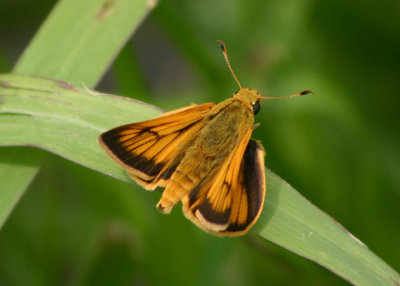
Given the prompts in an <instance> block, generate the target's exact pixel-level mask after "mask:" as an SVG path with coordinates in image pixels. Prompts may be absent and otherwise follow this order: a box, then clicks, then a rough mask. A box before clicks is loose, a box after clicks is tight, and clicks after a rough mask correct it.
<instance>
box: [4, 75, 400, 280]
mask: <svg viewBox="0 0 400 286" xmlns="http://www.w3.org/2000/svg"><path fill="white" fill-rule="evenodd" d="M0 99H1V100H2V102H1V103H0V145H7V146H9V145H34V146H37V147H40V148H43V149H47V150H49V151H51V152H54V153H56V154H59V155H60V156H63V157H65V158H67V159H69V160H72V161H75V162H77V163H79V164H81V165H84V166H87V167H89V168H92V169H95V170H98V171H100V172H103V173H106V174H109V175H111V176H114V177H116V178H118V179H121V180H125V181H126V180H128V178H127V175H126V174H125V173H124V172H123V171H122V170H121V168H120V167H119V166H118V165H117V164H115V163H114V162H113V161H112V160H111V159H110V158H108V156H107V155H106V154H105V153H104V152H103V151H102V150H101V149H100V147H99V144H98V142H97V138H98V136H99V134H100V133H101V132H103V131H105V130H107V129H109V128H111V127H115V126H118V125H121V124H125V123H129V122H135V121H140V120H145V119H148V118H151V117H154V116H156V115H158V114H160V112H161V111H160V110H159V109H157V108H155V107H153V106H149V105H146V104H144V103H141V102H138V101H135V100H130V99H127V98H123V97H118V96H112V95H105V94H101V93H96V92H93V91H89V90H87V89H85V88H82V87H75V86H71V85H69V84H67V83H65V82H61V81H54V80H49V79H45V78H37V77H28V76H21V75H8V74H6V75H1V76H0ZM252 232H253V233H255V234H258V235H260V236H261V237H263V238H266V239H269V240H271V241H273V242H275V243H277V244H279V245H281V246H282V247H285V248H287V249H289V250H291V251H293V252H295V253H297V254H299V255H301V256H304V257H306V258H308V259H310V260H312V261H315V262H316V263H318V264H320V265H322V266H324V267H326V268H327V269H329V270H331V271H332V272H334V273H336V274H337V275H339V276H341V277H343V278H344V279H346V280H347V281H349V282H351V283H354V284H357V285H393V284H396V283H399V282H400V276H399V274H398V273H396V272H395V271H394V270H393V269H392V268H391V267H390V266H388V265H387V264H386V263H385V262H384V261H382V260H381V259H380V258H379V257H377V256H376V255H375V254H374V253H373V252H371V251H370V250H369V249H368V248H367V247H366V246H365V245H364V244H363V243H361V242H360V241H359V240H358V239H357V238H355V237H354V236H353V235H351V234H350V233H349V232H348V231H346V230H345V229H344V228H343V227H342V226H341V225H340V224H339V223H337V222H336V221H335V220H334V219H332V218H331V217H329V216H328V215H327V214H325V213H323V212H322V211H321V210H319V209H318V208H317V207H316V206H314V205H312V204H311V203H310V202H309V201H307V200H306V199H305V198H304V197H302V196H301V195H300V194H299V193H298V192H297V191H296V190H294V189H293V188H292V187H291V186H289V185H288V184H287V183H286V182H285V181H283V180H282V179H281V178H279V177H278V176H277V175H275V174H274V173H272V172H271V171H267V196H266V202H265V207H264V210H263V212H262V214H261V217H260V219H259V221H258V223H257V224H256V226H255V227H254V229H253V230H252Z"/></svg>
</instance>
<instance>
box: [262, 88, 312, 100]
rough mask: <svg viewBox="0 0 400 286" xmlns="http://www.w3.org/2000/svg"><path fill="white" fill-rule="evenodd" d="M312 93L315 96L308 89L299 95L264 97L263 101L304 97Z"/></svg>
mask: <svg viewBox="0 0 400 286" xmlns="http://www.w3.org/2000/svg"><path fill="white" fill-rule="evenodd" d="M310 93H312V94H314V92H312V91H311V90H308V89H306V90H302V91H300V92H298V93H295V94H291V95H286V96H262V97H261V99H283V98H291V97H296V96H302V95H306V94H310Z"/></svg>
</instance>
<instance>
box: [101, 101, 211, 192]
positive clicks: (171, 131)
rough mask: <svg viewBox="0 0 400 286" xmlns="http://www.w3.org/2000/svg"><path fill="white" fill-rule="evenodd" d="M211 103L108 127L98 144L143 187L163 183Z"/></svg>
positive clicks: (151, 186)
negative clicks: (109, 128) (108, 129)
mask: <svg viewBox="0 0 400 286" xmlns="http://www.w3.org/2000/svg"><path fill="white" fill-rule="evenodd" d="M214 105H215V104H214V103H205V104H201V105H194V106H190V107H187V108H182V109H179V110H176V111H173V112H169V113H166V114H163V115H161V116H159V117H157V118H155V119H152V120H148V121H143V122H138V123H133V124H127V125H123V126H120V127H117V128H114V129H111V130H110V131H107V132H105V133H103V134H102V135H101V136H100V144H101V146H102V147H103V148H104V149H105V150H106V152H107V153H108V154H109V155H110V156H111V157H112V158H113V159H114V160H115V161H116V162H117V163H119V164H120V165H121V166H122V167H124V168H125V169H126V170H127V172H128V174H129V175H130V176H131V177H133V178H134V179H135V180H136V181H137V182H138V183H139V184H141V185H142V186H143V187H145V188H146V189H154V188H156V187H157V186H165V184H166V182H167V181H168V179H169V177H170V176H171V174H172V173H173V171H174V170H175V168H176V166H177V165H178V163H179V161H180V159H181V158H182V156H183V154H184V149H185V148H186V147H187V145H189V144H190V143H191V140H192V139H193V138H194V137H195V136H194V135H195V134H196V133H198V132H199V130H200V129H201V127H202V124H201V121H202V120H203V118H204V116H205V114H207V113H208V112H209V111H210V109H211V108H212V107H213V106H214Z"/></svg>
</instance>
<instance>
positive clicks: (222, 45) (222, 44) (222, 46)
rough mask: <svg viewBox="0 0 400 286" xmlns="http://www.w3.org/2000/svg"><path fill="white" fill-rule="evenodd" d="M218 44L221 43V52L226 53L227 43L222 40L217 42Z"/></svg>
mask: <svg viewBox="0 0 400 286" xmlns="http://www.w3.org/2000/svg"><path fill="white" fill-rule="evenodd" d="M217 42H219V44H220V47H221V50H222V51H223V52H224V53H225V52H226V46H225V43H224V42H223V41H222V40H217Z"/></svg>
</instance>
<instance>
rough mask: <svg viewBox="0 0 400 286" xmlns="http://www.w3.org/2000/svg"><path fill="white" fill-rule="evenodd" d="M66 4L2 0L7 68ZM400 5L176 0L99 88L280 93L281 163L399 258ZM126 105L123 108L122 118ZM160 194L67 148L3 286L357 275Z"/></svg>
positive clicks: (15, 224) (5, 268) (276, 128)
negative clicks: (100, 169) (203, 224)
mask: <svg viewBox="0 0 400 286" xmlns="http://www.w3.org/2000/svg"><path fill="white" fill-rule="evenodd" d="M54 4H55V2H54V1H50V0H39V1H35V2H32V1H28V0H18V1H3V3H2V5H1V6H2V8H1V10H0V19H1V24H0V36H1V41H0V72H9V71H10V70H11V69H12V67H13V65H14V63H15V61H16V60H17V59H18V57H19V56H20V54H21V52H22V51H23V49H24V48H25V47H26V46H27V45H28V43H29V41H30V39H31V38H32V37H33V36H34V34H35V33H36V31H37V29H38V28H39V26H40V24H41V23H42V21H43V20H44V19H45V17H46V16H47V14H48V13H49V11H50V10H51V8H52V7H53V6H54ZM399 19H400V2H397V1H380V2H378V1H372V0H367V1H353V2H348V1H344V0H337V1H331V2H328V1H318V0H315V1H311V0H284V1H277V0H273V1H259V0H251V1H245V0H230V1H229V0H223V1H218V2H214V1H210V0H206V1H184V0H170V1H166V0H165V1H161V2H160V3H159V5H158V6H157V7H156V9H155V10H154V11H153V12H152V13H151V14H150V15H149V17H148V18H146V19H145V20H144V22H143V23H142V25H141V26H140V28H139V29H138V31H137V32H136V33H135V35H134V37H133V38H132V39H131V40H130V41H129V42H128V43H127V44H126V46H125V48H124V49H123V50H122V51H121V53H120V55H119V56H118V57H117V58H116V60H115V63H114V64H113V66H112V67H111V68H110V70H109V72H108V73H107V74H106V75H105V76H104V78H103V80H102V82H101V83H100V84H99V86H98V87H97V89H98V90H100V91H103V92H110V93H114V94H119V95H124V96H129V97H133V98H137V99H140V100H143V101H146V102H149V103H151V104H153V105H156V106H159V107H161V108H164V109H166V110H171V109H174V108H178V107H181V106H185V105H188V104H190V103H202V102H208V101H215V102H218V101H221V100H223V99H225V98H227V97H229V96H230V95H231V94H232V93H233V92H234V91H235V90H236V89H237V86H236V84H235V82H234V80H233V78H232V76H231V75H230V73H229V71H228V68H227V67H226V64H225V62H224V59H223V57H222V55H221V52H220V49H219V46H218V44H217V42H216V41H215V40H216V39H222V40H224V41H225V43H226V44H227V48H228V52H229V55H230V59H231V63H232V66H233V68H234V69H235V71H236V73H237V75H238V77H239V80H240V81H241V83H242V85H243V86H244V87H251V88H254V89H257V90H259V91H260V92H261V93H262V94H263V95H265V96H281V95H288V94H291V93H294V92H297V91H300V90H302V89H312V90H313V91H314V93H315V95H314V96H305V97H301V98H295V99H290V100H282V101H267V102H264V103H263V104H262V108H261V112H260V113H259V114H258V115H257V117H256V120H257V121H258V122H260V123H261V126H260V127H259V128H257V129H256V130H255V132H254V138H257V139H260V140H261V141H262V142H263V145H264V146H265V148H266V150H267V158H266V165H267V167H268V168H270V169H271V170H273V171H274V172H275V173H277V174H278V175H280V176H281V177H282V178H284V179H285V180H286V181H287V182H289V183H290V184H291V185H293V186H294V187H295V188H296V189H297V190H299V191H300V192H301V193H302V194H303V195H304V196H305V197H306V198H308V199H309V200H310V201H311V202H312V203H313V204H315V205H317V206H318V207H319V208H321V209H322V210H323V211H325V212H326V213H328V214H329V215H331V216H332V217H334V218H335V219H337V220H338V221H339V222H340V223H342V224H343V225H344V226H345V227H346V228H347V229H348V230H349V231H350V232H351V233H353V234H354V235H355V236H356V237H358V238H359V239H360V240H361V241H363V242H364V243H365V244H366V245H367V246H368V247H369V248H370V249H371V250H372V251H373V252H375V253H376V254H377V255H378V256H380V257H381V258H382V259H383V260H385V261H386V262H387V263H388V264H390V265H391V266H392V267H394V268H395V269H397V270H399V269H400V244H399V241H400V224H399V218H400V164H399V162H400V132H399V123H400V117H399V114H398V108H399V106H400V92H399V87H398V85H399V82H400V69H399V65H400V21H399ZM76 84H80V83H76ZM110 116H112V115H110ZM159 196H160V194H159V193H151V192H146V191H144V190H143V189H141V188H139V187H136V186H135V185H133V184H127V183H122V182H120V181H117V180H115V179H112V178H110V177H107V176H105V175H103V174H99V173H96V172H94V171H91V170H89V169H86V168H84V167H81V166H78V165H76V164H74V163H71V162H68V161H66V160H64V159H61V158H58V157H56V156H55V155H49V156H48V157H47V159H46V160H45V162H44V164H43V166H42V169H41V171H40V173H39V175H38V176H37V177H36V178H35V180H34V181H33V182H32V185H31V186H30V187H29V189H28V191H27V192H26V194H25V195H24V196H23V198H22V200H21V201H20V202H19V203H18V205H17V206H16V208H15V210H14V211H13V213H12V214H11V216H10V217H9V219H8V221H7V222H6V224H5V225H4V227H3V229H2V230H1V232H0V285H160V284H163V285H321V284H323V285H342V284H346V282H345V281H344V280H342V279H341V278H339V277H337V276H335V275H334V274H332V273H330V272H329V271H327V270H325V269H324V268H322V267H320V266H318V265H316V264H315V263H313V262H310V261H308V260H305V259H303V258H301V257H299V256H297V255H295V254H293V253H291V252H289V251H287V250H285V249H282V248H280V247H278V246H276V245H274V244H272V243H269V242H268V243H264V242H263V243H260V241H259V240H258V238H257V237H255V236H252V235H251V234H250V235H247V236H245V237H243V238H239V239H230V238H224V239H220V238H215V237H212V236H210V235H208V234H206V233H204V232H202V231H201V230H199V229H197V228H196V227H195V226H194V225H193V224H192V223H190V222H189V221H187V220H186V219H185V218H184V217H183V216H182V214H181V211H180V207H177V208H175V210H174V211H173V213H172V214H171V215H169V216H162V215H160V214H159V213H158V212H157V211H156V210H155V207H154V206H155V204H156V202H157V201H158V199H159Z"/></svg>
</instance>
